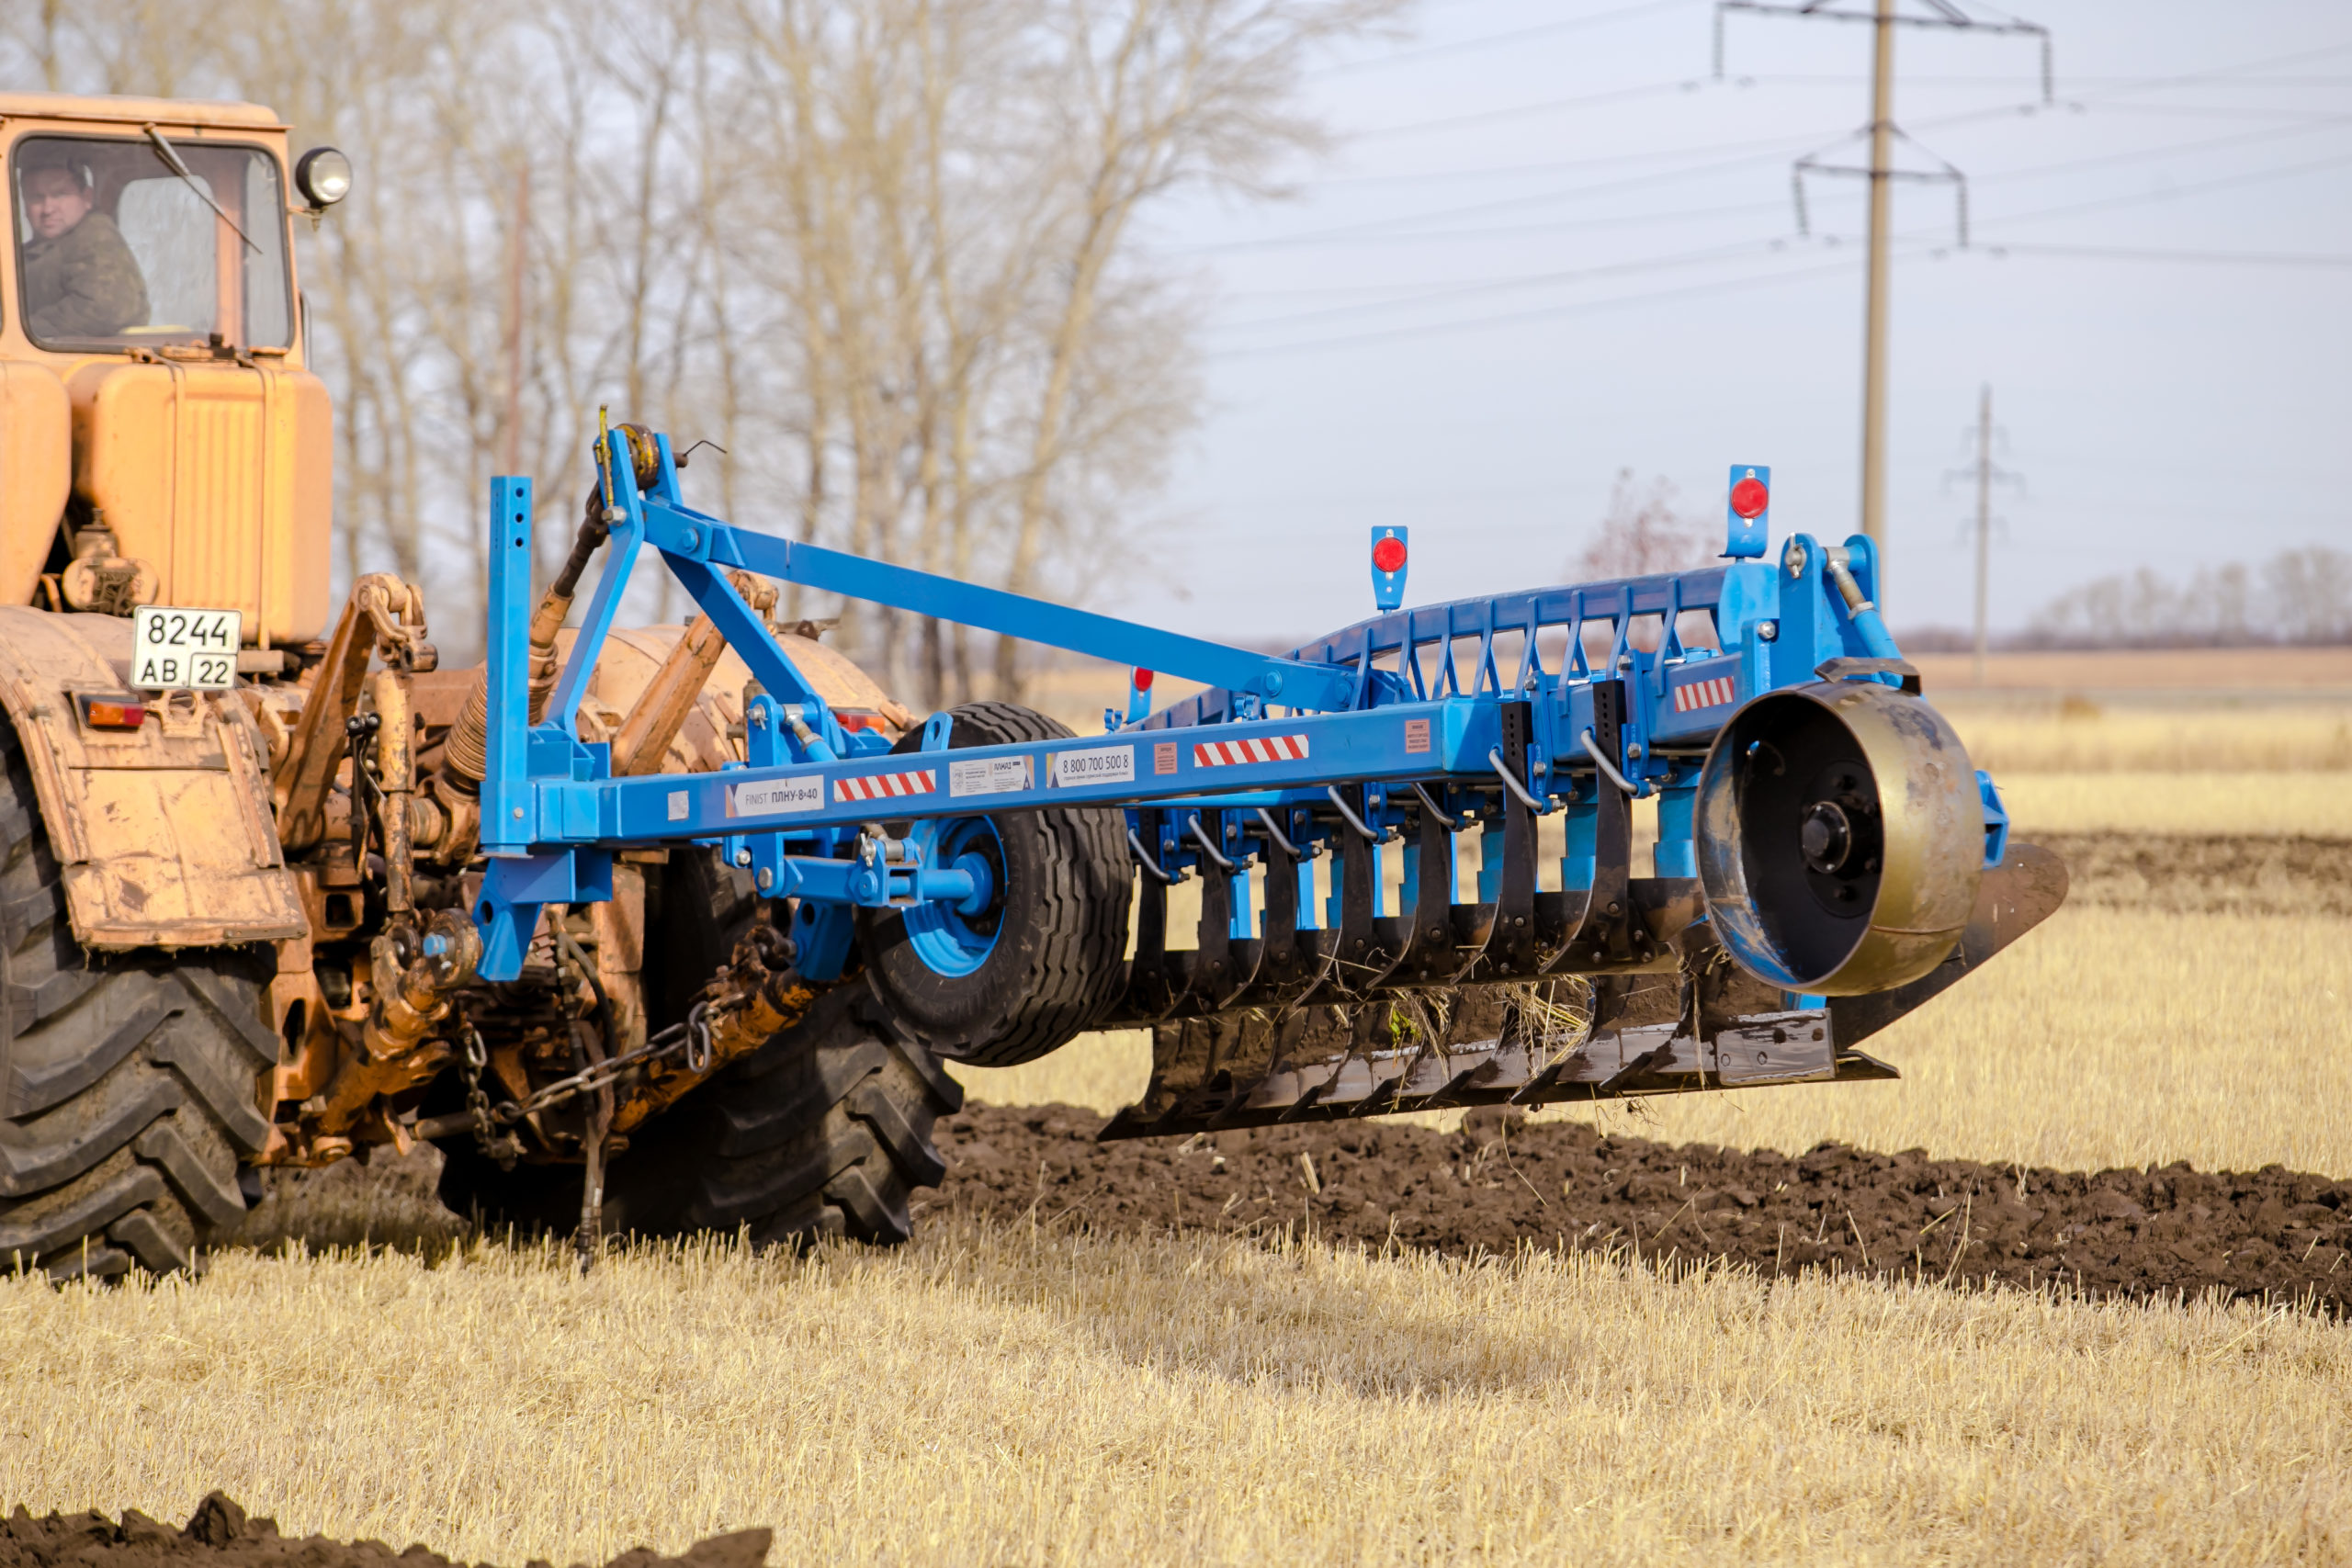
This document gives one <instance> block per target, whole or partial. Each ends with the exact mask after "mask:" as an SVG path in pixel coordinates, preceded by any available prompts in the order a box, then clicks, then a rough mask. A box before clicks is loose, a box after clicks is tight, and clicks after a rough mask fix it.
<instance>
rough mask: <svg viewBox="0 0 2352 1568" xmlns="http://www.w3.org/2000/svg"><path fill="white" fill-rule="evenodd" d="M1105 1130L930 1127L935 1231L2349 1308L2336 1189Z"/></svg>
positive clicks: (1511, 1134) (1558, 1135) (1027, 1122)
mask: <svg viewBox="0 0 2352 1568" xmlns="http://www.w3.org/2000/svg"><path fill="white" fill-rule="evenodd" d="M1102 1124H1103V1118H1102V1117H1101V1116H1098V1115H1096V1114H1094V1113H1093V1112H1091V1111H1084V1110H1080V1109H1079V1108H1077V1107H1074V1106H1066V1105H1054V1106H1037V1105H1030V1106H988V1105H975V1106H972V1107H971V1108H969V1109H968V1110H967V1111H965V1112H964V1113H963V1114H962V1115H959V1116H956V1117H955V1118H953V1119H952V1120H950V1121H949V1122H944V1123H942V1125H941V1132H942V1137H941V1140H940V1143H941V1151H942V1153H943V1154H944V1155H945V1156H946V1157H947V1161H948V1174H947V1179H946V1181H945V1182H944V1184H943V1186H942V1187H941V1189H940V1190H939V1192H938V1194H937V1195H936V1197H935V1199H934V1201H933V1204H932V1212H933V1213H939V1212H941V1211H947V1212H953V1213H963V1214H968V1215H973V1216H976V1217H983V1218H988V1219H991V1220H996V1221H1000V1222H1012V1223H1017V1224H1031V1223H1034V1224H1040V1225H1048V1226H1061V1227H1073V1228H1085V1229H1088V1230H1091V1231H1094V1232H1097V1233H1102V1234H1106V1235H1121V1234H1133V1233H1136V1232H1142V1231H1166V1230H1169V1229H1171V1228H1184V1229H1195V1230H1212V1231H1219V1232H1229V1233H1235V1234H1253V1235H1267V1234H1272V1233H1277V1232H1281V1231H1283V1230H1285V1229H1287V1230H1289V1231H1291V1232H1292V1233H1294V1234H1305V1233H1311V1234H1312V1235H1316V1236H1317V1237H1321V1238H1324V1239H1327V1240H1331V1241H1338V1242H1342V1243H1349V1242H1361V1243H1364V1244H1366V1245H1370V1246H1374V1247H1381V1246H1390V1245H1395V1246H1401V1247H1413V1248H1427V1249H1433V1250H1437V1251H1442V1252H1448V1253H1471V1252H1477V1251H1486V1252H1490V1253H1509V1252H1510V1251H1512V1250H1513V1249H1515V1248H1517V1247H1521V1246H1522V1245H1531V1246H1535V1247H1547V1248H1570V1247H1572V1248H1577V1249H1579V1250H1596V1251H1614V1252H1618V1253H1621V1254H1623V1255H1625V1256H1628V1257H1639V1258H1645V1259H1669V1260H1672V1261H1676V1262H1698V1261H1701V1260H1707V1259H1714V1258H1724V1259H1728V1260H1730V1261H1731V1262H1733V1263H1736V1264H1740V1265H1745V1266H1747V1267H1751V1268H1754V1269H1757V1270H1758V1271H1759V1272H1761V1273H1764V1274H1766V1275H1768V1276H1770V1275H1781V1274H1793V1273H1796V1272H1798V1271H1800V1270H1803V1269H1826V1270H1832V1271H1838V1272H1849V1273H1858V1274H1864V1275H1871V1276H1882V1277H1891V1276H1901V1277H1904V1278H1924V1279H1927V1280H1950V1281H1955V1282H1959V1281H1965V1282H1968V1283H1971V1284H1975V1283H1984V1282H1988V1281H1989V1282H2000V1283H2012V1284H2018V1285H2028V1286H2034V1285H2047V1284H2051V1283H2058V1284H2062V1285H2064V1286H2066V1287H2068V1288H2072V1289H2077V1290H2080V1291H2082V1292H2085V1293H2086V1294H2090V1295H2095V1296H2119V1297H2126V1298H2143V1299H2144V1298H2154V1297H2159V1296H2171V1295H2186V1296H2189V1297H2195V1296H2198V1295H2200V1294H2203V1293H2206V1292H2219V1293H2221V1294H2224V1295H2228V1296H2245V1297H2263V1298H2269V1299H2274V1300H2281V1301H2302V1302H2307V1303H2309V1304H2310V1305H2312V1306H2313V1307H2315V1308H2316V1309H2318V1310H2321V1311H2324V1312H2327V1313H2331V1314H2345V1313H2346V1312H2347V1310H2352V1261H2347V1259H2348V1258H2352V1181H2335V1180H2332V1179H2328V1178H2326V1177H2321V1176H2309V1175H2301V1174H2298V1173H2296V1172H2293V1171H2290V1170H2287V1169H2284V1168H2281V1167H2278V1166H2275V1165H2274V1166H2265V1167H2264V1168H2262V1169H2260V1170H2258V1171H2253V1172H2229V1171H2219V1172H2208V1171H2199V1170H2194V1169H2192V1168H2189V1167H2188V1165H2187V1164H2186V1163H2182V1164H2177V1165H2171V1166H2165V1167H2163V1168H2153V1169H2146V1170H2104V1171H2096V1172H2082V1171H2057V1170H2042V1169H2038V1168H2026V1167H2015V1166H1990V1165H1984V1164H1980V1163H1978V1162H1976V1161H1973V1160H1958V1159H1930V1158H1928V1156H1927V1154H1926V1152H1925V1151H1924V1150H1919V1149H1910V1150H1905V1151H1904V1152H1903V1153H1901V1154H1892V1155H1888V1154H1874V1153H1871V1152H1870V1151H1868V1150H1864V1149H1857V1148H1850V1147H1848V1146H1846V1145H1841V1144H1824V1145H1820V1146H1819V1147H1817V1148H1815V1149H1813V1150H1811V1151H1809V1152H1808V1153H1806V1154H1804V1155H1801V1156H1795V1157H1793V1158H1792V1157H1790V1156H1785V1155H1780V1154H1775V1153H1771V1152H1770V1151H1761V1152H1755V1153H1744V1152H1741V1151H1739V1150H1736V1149H1724V1148H1717V1147H1715V1146H1713V1145H1708V1144H1690V1145H1667V1144H1658V1143H1652V1142H1649V1141H1647V1140H1645V1139H1641V1138H1625V1137H1606V1136H1603V1135H1602V1134H1600V1133H1599V1132H1598V1131H1596V1130H1595V1129H1593V1128H1592V1127H1590V1126H1589V1125H1587V1124H1585V1123H1582V1122H1526V1121H1524V1120H1523V1119H1522V1120H1520V1121H1517V1122H1512V1121H1510V1119H1508V1118H1505V1117H1501V1116H1499V1115H1498V1116H1493V1117H1487V1118H1483V1119H1480V1120H1478V1121H1477V1122H1476V1123H1475V1124H1472V1123H1467V1122H1465V1125H1464V1130H1463V1131H1462V1132H1459V1133H1454V1134H1438V1133H1435V1132H1432V1131H1430V1130H1429V1129H1427V1128H1423V1127H1418V1126H1409V1125H1397V1124H1395V1123H1384V1122H1326V1123H1322V1124H1319V1125H1311V1126H1300V1127H1272V1128H1261V1129H1257V1130H1254V1131H1250V1132H1229V1133H1220V1134H1216V1136H1215V1137H1214V1138H1209V1137H1200V1138H1191V1139H1183V1140H1179V1139H1175V1138H1163V1139H1154V1140H1146V1141H1138V1142H1135V1143H1118V1144H1098V1143H1096V1142H1095V1141H1094V1134H1095V1132H1096V1130H1097V1129H1098V1128H1100V1127H1101V1126H1102ZM1307 1168H1312V1169H1313V1170H1314V1171H1315V1173H1316V1178H1317V1179H1316V1180H1315V1181H1314V1182H1313V1183H1312V1184H1310V1183H1307V1182H1306V1181H1303V1180H1302V1179H1301V1176H1302V1173H1303V1171H1305V1170H1306V1169H1307Z"/></svg>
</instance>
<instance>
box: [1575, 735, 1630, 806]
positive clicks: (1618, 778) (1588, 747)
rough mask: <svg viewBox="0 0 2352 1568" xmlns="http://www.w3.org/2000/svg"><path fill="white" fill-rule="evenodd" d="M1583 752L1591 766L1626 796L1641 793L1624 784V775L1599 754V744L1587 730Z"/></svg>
mask: <svg viewBox="0 0 2352 1568" xmlns="http://www.w3.org/2000/svg"><path fill="white" fill-rule="evenodd" d="M1584 750H1585V755H1586V756H1588V757H1590V758H1591V759H1592V765H1593V766H1594V767H1596V768H1599V769H1600V771H1601V773H1602V774H1603V775H1604V776H1605V777H1606V778H1607V779H1608V780H1609V782H1610V783H1611V784H1615V785H1616V786H1617V787H1618V788H1619V789H1622V790H1623V791H1624V792H1625V793H1626V794H1627V795H1640V794H1641V793H1642V792H1641V791H1640V790H1637V789H1635V788H1634V786H1633V785H1632V784H1628V783H1626V782H1625V775H1624V774H1623V773H1619V772H1618V771H1617V769H1616V767H1615V765H1614V764H1612V763H1611V761H1609V759H1608V758H1606V757H1604V756H1602V755H1601V754H1600V745H1599V743H1598V742H1596V741H1595V740H1594V739H1593V738H1592V731H1591V730H1589V729H1587V730H1586V731H1585V732H1584Z"/></svg>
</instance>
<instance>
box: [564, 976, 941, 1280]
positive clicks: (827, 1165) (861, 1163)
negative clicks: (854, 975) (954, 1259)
mask: <svg viewBox="0 0 2352 1568" xmlns="http://www.w3.org/2000/svg"><path fill="white" fill-rule="evenodd" d="M963 1103H964V1090H963V1086H961V1085H960V1084H958V1083H957V1082H956V1080H955V1079H954V1078H952V1077H948V1076H947V1074H946V1072H945V1070H944V1068H942V1066H940V1064H939V1061H938V1058H936V1057H935V1056H933V1055H932V1053H931V1052H929V1051H927V1050H925V1049H924V1048H923V1047H922V1044H921V1043H918V1042H916V1041H913V1040H910V1039H909V1038H907V1037H906V1036H905V1035H904V1034H903V1033H901V1032H899V1031H897V1030H895V1029H893V1028H891V1027H890V1025H889V1024H888V1022H887V1021H884V1020H883V1019H882V1018H881V1017H880V1016H879V1010H877V1009H876V1007H875V1005H874V1002H873V999H872V998H870V997H867V996H865V994H864V992H863V990H862V989H861V988H860V987H856V986H854V985H849V986H842V987H839V988H837V989H835V990H833V991H831V992H829V993H827V994H826V995H825V996H824V997H822V998H819V1000H818V1002H817V1005H816V1006H815V1007H813V1008H811V1009H810V1010H809V1016H808V1017H807V1018H805V1019H804V1020H802V1021H801V1022H800V1023H798V1024H797V1025H796V1026H795V1027H793V1028H791V1029H788V1030H786V1031H785V1032H783V1033H781V1034H778V1035H777V1036H776V1037H775V1039H773V1040H771V1041H769V1042H768V1043H766V1044H765V1045H763V1046H762V1047H761V1048H760V1049H759V1050H758V1051H757V1052H755V1053H753V1054H752V1055H751V1056H749V1057H747V1058H745V1059H744V1060H743V1061H741V1062H739V1063H737V1064H735V1065H734V1066H731V1067H729V1068H728V1069H726V1070H725V1071H724V1072H722V1073H720V1074H719V1075H718V1077H714V1078H713V1079H712V1080H711V1081H710V1082H709V1083H707V1084H705V1085H703V1086H702V1087H701V1088H699V1089H695V1091H694V1093H692V1094H691V1095H689V1096H687V1097H686V1099H684V1100H682V1101H680V1102H679V1104H678V1105H677V1106H676V1107H674V1108H673V1110H672V1111H670V1113H669V1114H668V1115H666V1116H664V1117H662V1118H661V1119H659V1120H658V1121H656V1122H651V1123H650V1124H648V1125H647V1126H646V1127H645V1128H644V1129H643V1130H642V1132H641V1133H640V1134H639V1143H638V1144H637V1145H635V1146H634V1147H632V1148H631V1149H630V1150H629V1151H628V1153H626V1154H624V1155H623V1156H620V1157H619V1158H618V1159H616V1161H615V1162H614V1165H613V1169H612V1173H611V1176H610V1179H609V1180H608V1183H607V1186H606V1189H605V1194H606V1195H605V1213H606V1215H607V1217H608V1218H609V1219H610V1220H611V1221H612V1223H613V1224H614V1226H615V1228H616V1229H631V1230H637V1231H639V1232H675V1231H683V1230H716V1231H725V1232H734V1231H738V1230H741V1231H744V1232H747V1233H748V1235H749V1236H750V1238H751V1240H752V1242H753V1243H754V1244H757V1245H761V1246H775V1245H779V1244H789V1245H796V1246H797V1245H802V1244H805V1243H807V1242H809V1241H813V1240H816V1239H818V1238H819V1237H823V1236H841V1237H846V1238H849V1239H851V1240H854V1241H864V1242H873V1243H877V1244H880V1245H884V1246H891V1245H896V1244H897V1243H899V1242H903V1241H905V1240H907V1239H908V1237H909V1236H910V1235H912V1234H913V1231H914V1222H913V1218H912V1215H911V1214H910V1212H909V1208H908V1201H909V1199H910V1197H911V1196H912V1195H913V1193H914V1190H915V1189H916V1188H918V1187H933V1186H936V1185H938V1183H939V1180H940V1179H941V1178H942V1177H944V1175H945V1174H946V1173H947V1165H946V1162H945V1161H944V1160H943V1159H942V1158H941V1157H940V1155H939V1150H938V1148H937V1147H936V1146H935V1145H933V1142H932V1130H933V1126H934V1125H935V1124H936V1122H938V1120H939V1118H940V1117H942V1116H945V1115H952V1114H954V1113H955V1112H956V1111H958V1110H960V1109H962V1107H963Z"/></svg>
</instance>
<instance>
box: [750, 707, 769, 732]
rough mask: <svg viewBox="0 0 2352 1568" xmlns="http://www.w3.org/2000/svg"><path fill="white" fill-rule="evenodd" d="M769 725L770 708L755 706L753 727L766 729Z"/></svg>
mask: <svg viewBox="0 0 2352 1568" xmlns="http://www.w3.org/2000/svg"><path fill="white" fill-rule="evenodd" d="M767 727H768V710H767V709H765V708H756V707H755V708H753V709H752V728H753V729H765V728H767Z"/></svg>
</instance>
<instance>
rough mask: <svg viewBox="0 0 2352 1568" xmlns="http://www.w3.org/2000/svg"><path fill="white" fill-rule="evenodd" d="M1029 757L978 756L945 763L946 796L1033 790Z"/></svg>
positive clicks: (1033, 775)
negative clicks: (971, 759) (972, 758)
mask: <svg viewBox="0 0 2352 1568" xmlns="http://www.w3.org/2000/svg"><path fill="white" fill-rule="evenodd" d="M1031 761H1033V759H1031V758H1028V757H980V758H977V759H975V760H974V761H968V762H957V761H950V762H949V763H948V764H947V793H948V794H949V795H1010V794H1012V792H1013V791H1015V790H1023V789H1028V788H1030V787H1032V783H1033V780H1034V777H1035V774H1034V773H1033V771H1032V769H1031V767H1030V763H1031Z"/></svg>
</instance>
